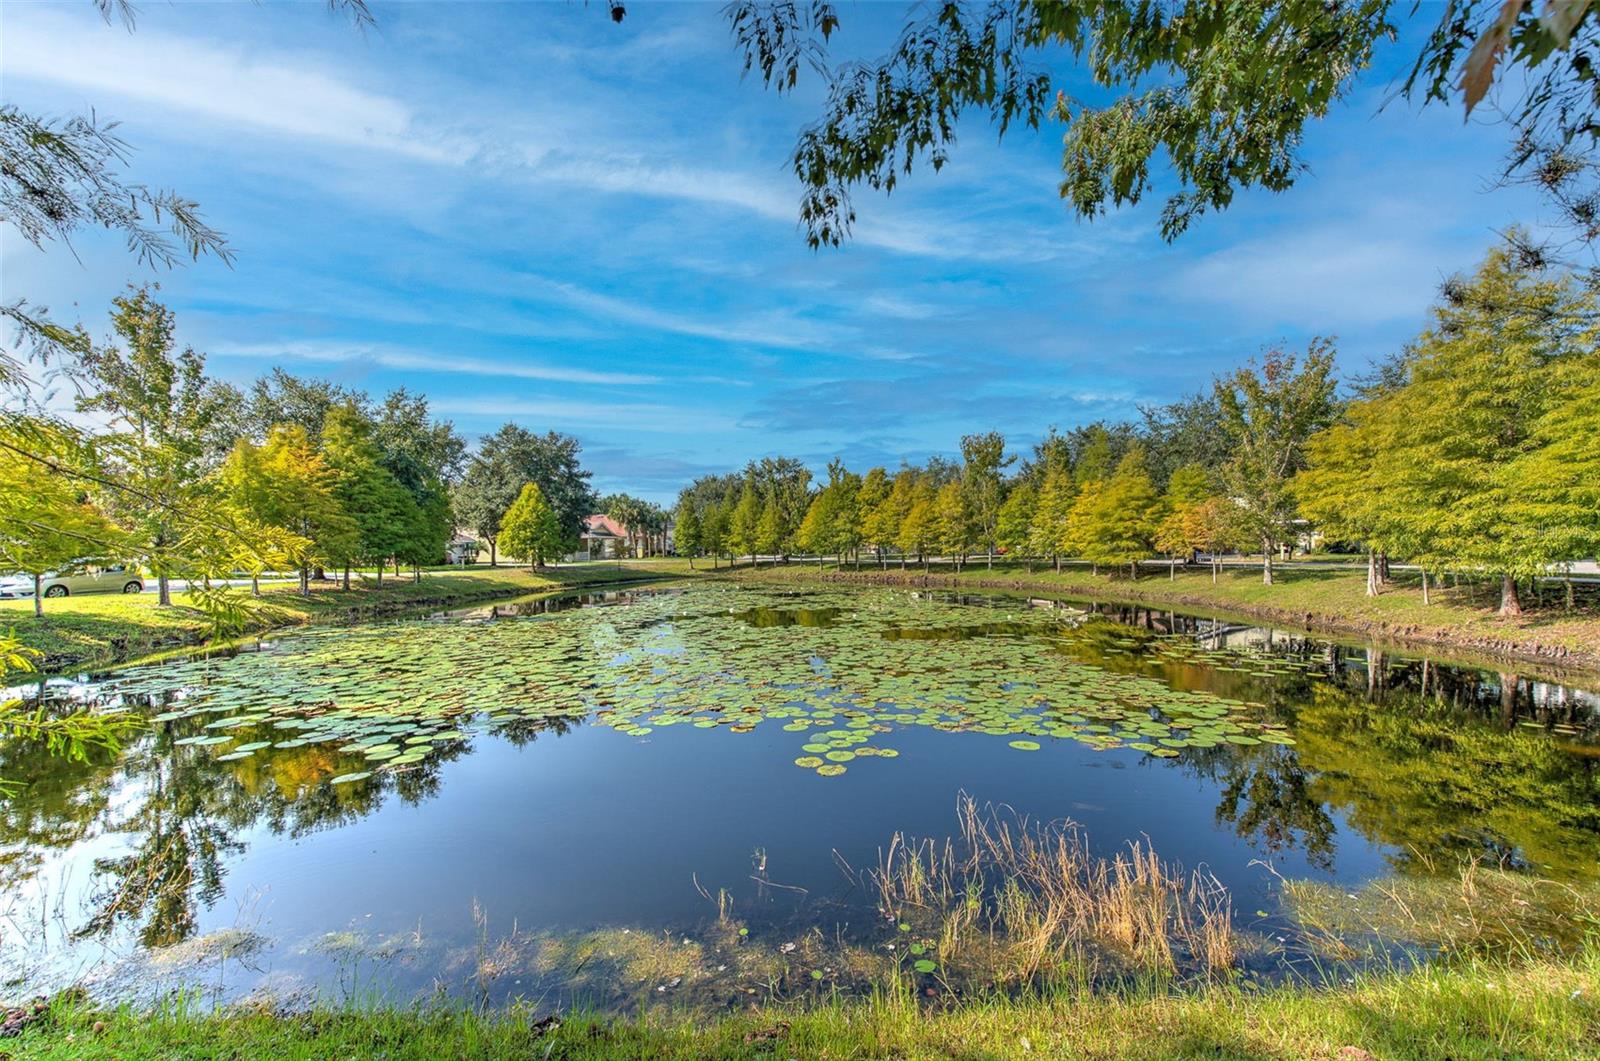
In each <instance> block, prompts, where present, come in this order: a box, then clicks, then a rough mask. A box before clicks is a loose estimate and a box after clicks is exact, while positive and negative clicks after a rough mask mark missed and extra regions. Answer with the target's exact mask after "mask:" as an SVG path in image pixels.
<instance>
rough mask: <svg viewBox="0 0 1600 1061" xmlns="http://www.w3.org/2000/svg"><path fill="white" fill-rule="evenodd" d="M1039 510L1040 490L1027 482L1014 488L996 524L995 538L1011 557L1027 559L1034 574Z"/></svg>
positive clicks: (1002, 506)
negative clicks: (1037, 510)
mask: <svg viewBox="0 0 1600 1061" xmlns="http://www.w3.org/2000/svg"><path fill="white" fill-rule="evenodd" d="M1038 507H1039V491H1038V490H1037V489H1035V488H1034V485H1033V484H1032V483H1030V482H1028V481H1027V480H1026V479H1024V480H1022V481H1021V482H1018V483H1016V484H1015V485H1014V486H1012V487H1011V492H1010V493H1008V494H1007V495H1006V499H1005V501H1004V502H1003V503H1002V504H1001V505H1000V514H999V516H998V518H997V519H996V523H995V538H996V541H997V542H998V544H999V546H1000V548H1002V549H1004V550H1005V551H1006V555H1007V556H1011V557H1017V556H1023V557H1026V558H1027V560H1028V571H1029V573H1032V571H1033V558H1034V553H1033V549H1032V544H1033V519H1034V513H1035V510H1036V509H1037V508H1038Z"/></svg>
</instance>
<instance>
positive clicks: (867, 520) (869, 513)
mask: <svg viewBox="0 0 1600 1061" xmlns="http://www.w3.org/2000/svg"><path fill="white" fill-rule="evenodd" d="M889 489H890V484H889V473H888V472H887V471H885V470H884V469H883V468H869V469H867V474H866V475H864V476H862V477H861V489H860V490H858V491H857V492H856V509H855V537H856V541H857V543H858V546H857V550H856V570H858V571H859V570H861V551H860V548H859V546H861V545H871V546H872V547H873V549H874V551H876V552H877V554H878V557H879V559H880V561H881V560H882V558H883V547H884V542H885V539H883V538H881V537H878V536H877V535H876V534H875V533H874V532H875V531H877V530H878V528H877V527H876V526H875V525H874V524H873V522H872V521H873V517H874V516H875V515H876V513H877V511H878V507H879V506H880V505H882V504H883V503H884V502H885V501H886V500H888V498H889ZM890 537H891V538H892V537H893V535H890Z"/></svg>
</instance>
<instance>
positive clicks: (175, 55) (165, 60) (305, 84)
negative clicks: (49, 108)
mask: <svg viewBox="0 0 1600 1061" xmlns="http://www.w3.org/2000/svg"><path fill="white" fill-rule="evenodd" d="M24 12H25V13H24ZM4 48H5V50H4V60H5V70H6V77H8V78H29V79H34V80H39V81H47V82H54V83H56V84H62V85H67V86H70V87H72V88H74V89H82V90H87V91H90V92H94V93H96V94H97V95H98V94H104V95H107V96H124V97H129V96H131V97H133V98H136V99H142V100H148V101H150V102H153V103H157V104H160V105H162V106H165V107H169V108H172V109H175V110H180V111H184V112H187V113H190V114H200V115H204V116H206V117H209V118H212V119H215V120H217V121H219V122H224V123H229V124H243V125H247V126H253V127H255V128H258V129H265V130H269V131H271V132H275V133H281V134H284V135H287V136H292V137H297V138H300V137H306V138H313V139H316V140H321V141H325V142H329V143H336V144H339V145H341V146H359V147H369V148H374V149H378V150H382V151H387V152H394V153H398V154H402V155H406V156H408V157H411V158H415V159H420V160H423V161H428V162H446V163H450V162H460V161H462V160H464V159H465V158H466V157H467V155H466V153H465V151H464V149H463V146H462V145H459V144H456V145H450V144H447V143H444V142H441V141H439V140H438V139H436V138H432V137H423V136H420V135H418V133H417V131H416V129H415V116H414V113H413V111H412V110H411V108H409V107H408V106H406V105H405V104H404V103H402V102H400V101H399V100H396V99H394V98H392V97H389V96H383V95H378V94H376V93H373V92H369V91H367V90H365V89H361V88H357V87H355V86H354V85H351V84H350V83H349V82H347V81H345V80H343V79H341V78H339V77H336V76H333V75H331V74H328V73H325V72H324V71H322V70H320V69H318V68H316V67H315V66H312V65H310V64H308V63H307V62H305V61H304V60H303V59H297V60H295V61H292V62H290V61H280V60H260V59H256V58H254V57H252V56H251V55H250V54H248V53H247V52H245V51H244V50H243V49H239V48H230V47H224V46H222V45H218V44H214V43H210V42H199V41H194V40H189V39H184V38H180V37H174V36H171V35H168V34H164V33H161V32H160V31H157V30H148V29H140V30H139V31H138V33H137V35H130V34H128V33H127V32H125V31H123V30H121V29H120V28H116V27H111V26H105V25H101V24H98V23H90V22H88V21H87V20H86V19H82V18H71V17H64V16H62V15H60V14H57V13H55V12H46V11H44V10H41V9H38V8H33V9H19V8H16V7H11V8H8V10H7V13H6V20H5V45H4Z"/></svg>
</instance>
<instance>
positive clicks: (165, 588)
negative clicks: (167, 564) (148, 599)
mask: <svg viewBox="0 0 1600 1061" xmlns="http://www.w3.org/2000/svg"><path fill="white" fill-rule="evenodd" d="M156 604H158V605H160V606H161V607H163V608H170V607H172V586H171V584H170V583H168V582H167V576H166V575H157V576H156Z"/></svg>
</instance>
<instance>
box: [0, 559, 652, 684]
mask: <svg viewBox="0 0 1600 1061" xmlns="http://www.w3.org/2000/svg"><path fill="white" fill-rule="evenodd" d="M670 573H671V571H670V570H668V569H665V568H662V569H655V568H651V567H646V566H638V567H634V566H628V565H623V566H620V567H619V566H618V565H617V564H614V563H584V564H564V565H561V566H558V567H552V568H548V569H546V570H544V571H541V572H538V573H534V572H530V571H529V570H528V569H527V568H525V567H488V566H486V565H476V566H473V567H467V568H460V567H451V568H439V569H436V570H425V571H423V573H422V581H420V582H413V581H412V580H411V575H410V573H409V572H407V573H406V574H404V575H402V576H401V577H400V578H398V579H396V578H394V577H393V576H392V574H390V575H386V576H385V577H384V580H383V584H382V586H381V587H380V586H378V584H377V582H376V580H375V579H374V578H373V577H372V575H371V574H367V575H365V576H363V577H361V578H360V579H358V580H353V582H352V586H351V589H350V590H349V591H345V590H342V589H340V588H339V586H338V584H337V583H317V584H314V585H313V587H312V591H311V595H310V596H309V597H301V596H300V595H299V591H298V587H297V586H296V585H294V584H292V583H273V584H269V585H265V586H263V587H262V597H263V598H264V599H265V600H266V601H268V602H269V603H270V604H272V605H273V606H274V610H275V611H276V612H277V613H278V614H277V615H276V616H275V617H273V618H272V619H271V620H270V621H264V622H262V623H260V624H258V625H257V627H256V630H258V631H259V630H261V629H268V628H272V627H278V626H291V625H296V624H300V623H308V622H335V621H341V620H349V619H361V618H369V617H372V616H376V615H387V614H394V613H398V612H402V611H405V610H408V609H423V608H448V607H453V606H457V605H465V604H470V603H472V602H474V601H481V600H491V599H496V598H505V597H513V596H521V595H525V594H531V593H540V592H545V591H557V590H561V589H566V588H572V587H575V586H590V585H596V584H605V583H611V582H623V581H630V580H637V579H640V578H654V577H661V576H664V575H668V574H670ZM241 592H246V593H247V592H248V590H242V591H241ZM4 629H10V630H12V631H14V632H15V634H16V636H17V637H18V638H19V639H20V640H21V641H22V642H23V643H24V644H26V645H28V646H30V647H32V648H35V649H37V650H39V651H40V652H42V653H43V654H44V659H43V661H42V663H41V667H40V669H41V670H45V671H71V670H74V669H80V668H83V667H87V666H92V665H102V664H107V663H114V662H119V661H122V660H128V659H135V658H138V657H140V656H145V655H149V654H151V653H154V652H159V651H162V650H164V649H170V648H177V647H182V646H188V645H198V644H202V643H204V641H205V639H206V634H207V623H206V618H205V616H203V615H202V614H201V613H200V612H199V611H197V610H195V609H194V608H191V607H189V606H188V602H187V598H186V597H185V595H184V594H181V593H179V594H175V595H174V596H173V604H172V606H171V607H168V608H162V607H160V606H159V605H157V603H156V594H155V588H154V586H153V585H152V586H151V587H150V588H149V589H148V590H147V591H146V592H144V593H141V594H138V595H123V594H120V593H104V594H92V595H89V594H85V595H80V596H73V597H64V598H51V599H49V600H46V601H45V602H44V615H43V617H40V618H36V617H35V616H34V614H33V601H32V600H7V601H0V630H4Z"/></svg>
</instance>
